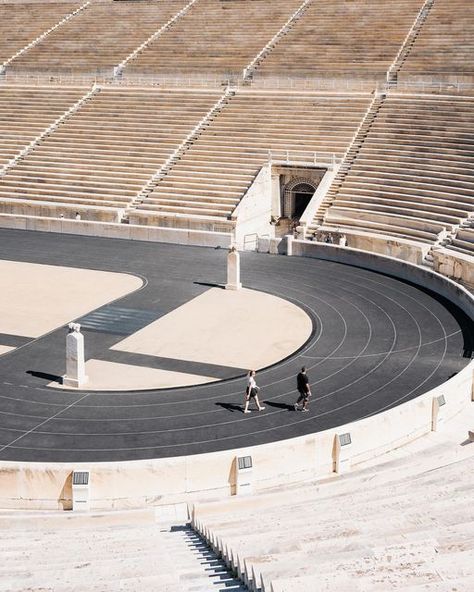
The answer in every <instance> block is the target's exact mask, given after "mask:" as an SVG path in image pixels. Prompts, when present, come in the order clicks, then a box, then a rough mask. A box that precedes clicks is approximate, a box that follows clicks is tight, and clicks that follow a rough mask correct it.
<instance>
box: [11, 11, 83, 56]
mask: <svg viewBox="0 0 474 592" xmlns="http://www.w3.org/2000/svg"><path fill="white" fill-rule="evenodd" d="M81 4H83V3H82V2H22V3H16V2H15V3H3V2H2V3H1V4H0V65H1V64H3V62H5V61H6V60H8V59H9V58H11V57H12V56H13V55H14V54H15V53H16V52H17V51H20V50H21V49H23V48H24V47H25V45H28V44H29V43H31V42H32V41H34V40H35V39H36V38H37V37H39V36H40V35H41V34H42V33H44V32H45V31H47V30H48V29H50V28H51V27H54V25H56V24H57V23H58V22H59V21H60V20H62V19H63V18H64V17H66V16H67V15H68V14H70V13H72V12H74V10H76V9H77V8H79V6H81Z"/></svg>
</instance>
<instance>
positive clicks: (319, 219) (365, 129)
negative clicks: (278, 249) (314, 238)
mask: <svg viewBox="0 0 474 592" xmlns="http://www.w3.org/2000/svg"><path fill="white" fill-rule="evenodd" d="M384 100H385V95H383V94H382V95H374V98H373V99H372V102H371V103H370V105H369V107H368V109H367V111H366V113H365V115H364V117H363V119H362V121H361V123H360V126H359V127H358V129H357V131H356V132H355V134H354V137H353V139H352V142H351V144H350V146H349V148H348V149H347V151H346V153H345V154H344V157H343V159H342V162H341V165H340V167H339V170H338V172H337V174H336V176H335V178H334V181H333V183H332V184H331V187H330V188H329V190H328V192H327V194H326V195H325V197H324V198H323V200H322V201H321V205H320V207H319V209H318V211H317V212H316V214H315V217H314V220H313V223H312V224H310V225H309V227H308V230H307V234H309V235H311V234H314V233H315V232H316V231H317V229H318V227H319V226H320V225H321V224H323V221H324V216H325V214H326V212H327V210H328V208H329V207H330V206H331V205H332V203H333V201H334V198H335V196H336V195H337V192H338V190H339V188H340V187H341V185H342V183H343V181H344V179H345V177H346V175H347V173H348V172H349V170H350V168H351V166H352V164H353V162H354V160H355V159H356V157H357V154H358V153H359V151H360V149H361V146H362V145H363V143H364V141H365V139H366V137H367V135H368V133H369V131H370V128H371V126H372V123H373V122H374V120H375V118H376V117H377V113H378V111H379V109H380V107H381V105H382V104H383V101H384Z"/></svg>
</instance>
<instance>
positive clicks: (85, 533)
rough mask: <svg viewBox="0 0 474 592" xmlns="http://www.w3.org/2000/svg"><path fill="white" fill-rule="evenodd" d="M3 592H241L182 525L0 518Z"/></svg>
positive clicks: (119, 517)
mask: <svg viewBox="0 0 474 592" xmlns="http://www.w3.org/2000/svg"><path fill="white" fill-rule="evenodd" d="M0 533H1V537H2V545H1V546H0V557H1V560H2V561H1V565H0V591H1V592H20V591H21V592H24V591H25V590H28V591H29V592H40V591H41V592H45V591H46V590H47V591H53V590H54V592H86V591H87V592H117V591H121V590H124V591H125V590H126V591H127V592H146V591H150V592H151V591H152V590H153V591H155V592H156V591H159V592H224V591H225V592H245V591H246V590H247V588H246V587H245V586H244V585H242V583H240V582H239V581H237V580H235V579H234V578H233V576H232V575H231V573H230V572H229V570H228V569H227V568H226V566H225V564H224V562H223V561H222V560H220V559H219V558H218V557H217V556H216V554H215V553H214V552H213V551H211V550H210V549H209V548H208V547H207V545H206V544H205V543H204V542H203V541H202V539H201V538H200V537H199V536H198V535H197V534H196V533H195V532H194V531H193V530H192V529H191V527H190V526H189V525H187V524H179V525H176V524H173V523H157V522H155V520H154V515H153V512H152V511H150V510H148V511H146V510H144V511H131V512H110V513H104V514H84V515H71V513H46V512H44V513H40V512H39V513H36V512H35V513H23V512H3V513H0Z"/></svg>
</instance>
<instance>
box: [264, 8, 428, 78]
mask: <svg viewBox="0 0 474 592" xmlns="http://www.w3.org/2000/svg"><path fill="white" fill-rule="evenodd" d="M421 4H422V2H421V0H399V1H397V2H393V0H332V1H331V2H314V3H313V4H311V5H310V7H309V8H308V10H307V12H306V13H305V15H304V16H303V18H301V19H300V20H299V21H297V22H296V24H295V25H294V26H293V28H292V29H291V31H290V32H289V33H288V34H287V35H286V36H285V37H284V38H283V39H282V40H281V41H280V43H278V45H276V47H275V48H274V49H272V51H271V52H270V53H269V55H268V56H267V57H266V58H265V59H264V60H263V62H262V63H261V65H260V66H259V67H258V68H257V70H256V74H255V79H256V80H258V78H259V77H261V76H265V77H271V76H275V77H278V76H289V77H292V78H296V77H314V78H317V77H320V76H322V77H331V78H332V77H339V76H341V77H343V76H344V77H347V78H359V77H368V78H372V79H374V78H385V74H386V72H387V69H388V67H389V66H390V64H391V63H392V61H393V60H394V59H395V56H396V55H397V52H398V50H399V48H400V45H401V44H402V43H403V40H404V39H405V36H406V35H407V33H408V31H409V29H410V27H411V26H412V24H413V21H414V20H415V18H416V15H417V12H418V11H419V10H420V7H421Z"/></svg>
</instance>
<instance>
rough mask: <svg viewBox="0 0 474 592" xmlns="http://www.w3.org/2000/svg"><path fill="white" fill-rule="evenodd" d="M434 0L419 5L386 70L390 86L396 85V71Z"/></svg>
mask: <svg viewBox="0 0 474 592" xmlns="http://www.w3.org/2000/svg"><path fill="white" fill-rule="evenodd" d="M434 2H435V0H425V3H424V4H423V6H422V7H421V10H420V12H419V13H418V15H417V17H416V19H415V22H414V23H413V25H412V27H411V29H410V30H409V32H408V35H407V36H406V38H405V41H404V42H403V43H402V46H401V47H400V50H399V52H398V54H397V56H396V57H395V59H394V60H393V63H392V64H391V66H390V68H389V69H388V71H387V82H388V83H389V85H390V86H396V85H397V77H398V72H399V71H400V69H401V67H402V66H403V64H404V63H405V61H406V60H407V58H408V56H409V55H410V51H411V49H412V48H413V45H414V44H415V41H416V40H417V38H418V36H419V34H420V31H421V29H422V27H423V24H424V23H425V21H426V19H427V18H428V15H429V13H430V10H431V9H432V8H433V4H434Z"/></svg>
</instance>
